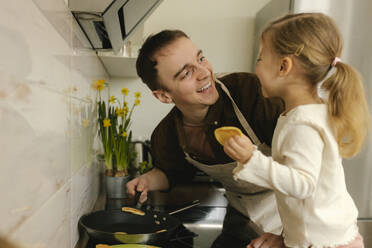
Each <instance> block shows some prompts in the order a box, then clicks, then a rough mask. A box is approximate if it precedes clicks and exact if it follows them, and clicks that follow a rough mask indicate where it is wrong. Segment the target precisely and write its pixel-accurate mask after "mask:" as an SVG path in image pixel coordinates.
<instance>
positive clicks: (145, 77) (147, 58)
mask: <svg viewBox="0 0 372 248" xmlns="http://www.w3.org/2000/svg"><path fill="white" fill-rule="evenodd" d="M182 37H185V38H189V37H188V36H187V35H186V34H185V33H184V32H182V31H181V30H163V31H161V32H159V33H157V34H155V35H151V36H149V37H148V38H147V39H146V41H145V42H144V43H143V45H142V47H141V49H140V50H139V54H138V58H137V61H136V69H137V74H138V76H139V77H140V78H141V79H142V81H143V82H144V83H145V84H146V85H147V86H148V87H149V88H150V89H151V90H157V89H165V88H164V87H162V85H161V84H160V83H159V80H158V71H157V69H156V65H157V61H156V60H155V59H154V54H155V53H156V52H158V51H159V50H160V49H162V48H164V47H166V46H168V45H169V44H171V43H172V42H174V41H176V40H177V39H179V38H182Z"/></svg>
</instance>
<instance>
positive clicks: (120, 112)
mask: <svg viewBox="0 0 372 248" xmlns="http://www.w3.org/2000/svg"><path fill="white" fill-rule="evenodd" d="M105 86H107V84H106V83H105V80H97V81H95V82H94V84H93V87H94V88H96V89H97V92H98V94H97V105H98V134H99V137H100V138H101V141H102V146H103V154H104V162H105V168H106V170H105V176H106V180H105V182H106V190H107V195H108V197H110V198H123V197H126V189H125V185H126V183H127V182H128V181H129V180H130V179H131V175H130V173H129V172H130V171H131V169H132V170H133V168H132V167H133V162H134V160H135V158H136V152H135V149H134V144H133V142H132V131H131V130H130V126H131V117H132V114H133V110H134V108H135V107H136V106H138V105H139V104H140V97H141V93H140V92H135V100H134V102H133V104H132V105H131V106H130V107H129V106H128V102H127V101H126V97H127V95H128V93H129V90H128V89H127V88H123V89H122V91H121V93H122V96H123V98H122V101H120V100H118V99H116V97H115V96H110V93H109V92H108V102H107V103H106V101H104V100H102V97H101V91H102V90H103V89H104V88H105Z"/></svg>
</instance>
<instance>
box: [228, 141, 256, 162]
mask: <svg viewBox="0 0 372 248" xmlns="http://www.w3.org/2000/svg"><path fill="white" fill-rule="evenodd" d="M223 150H224V151H225V152H226V154H227V155H229V157H230V158H232V159H234V160H236V161H238V162H240V163H242V164H244V163H246V162H248V160H249V159H250V158H251V156H252V153H253V151H254V150H256V146H255V145H253V144H252V142H251V140H250V139H249V138H248V137H247V136H245V135H235V136H233V137H231V138H230V139H228V140H227V141H226V142H225V145H224V147H223Z"/></svg>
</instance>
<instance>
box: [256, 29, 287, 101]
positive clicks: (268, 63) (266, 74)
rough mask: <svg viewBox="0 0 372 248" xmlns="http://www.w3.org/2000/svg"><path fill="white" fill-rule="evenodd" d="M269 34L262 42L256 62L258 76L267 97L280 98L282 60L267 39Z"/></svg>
mask: <svg viewBox="0 0 372 248" xmlns="http://www.w3.org/2000/svg"><path fill="white" fill-rule="evenodd" d="M267 36H268V35H267V34H266V35H264V37H263V38H262V40H261V44H260V51H259V55H258V59H257V62H256V74H257V76H258V78H259V79H260V82H261V85H262V93H263V95H264V96H265V97H274V96H280V92H281V87H280V85H281V84H280V82H279V71H280V58H279V56H278V55H277V54H276V53H274V51H273V49H272V48H271V46H270V44H269V41H268V39H267ZM265 38H266V39H265Z"/></svg>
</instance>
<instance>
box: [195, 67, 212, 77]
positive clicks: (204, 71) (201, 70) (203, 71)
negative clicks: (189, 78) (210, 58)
mask: <svg viewBox="0 0 372 248" xmlns="http://www.w3.org/2000/svg"><path fill="white" fill-rule="evenodd" d="M196 72H197V79H198V80H203V79H205V78H207V77H208V76H209V70H208V68H207V67H205V66H203V65H198V66H197V67H196Z"/></svg>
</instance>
